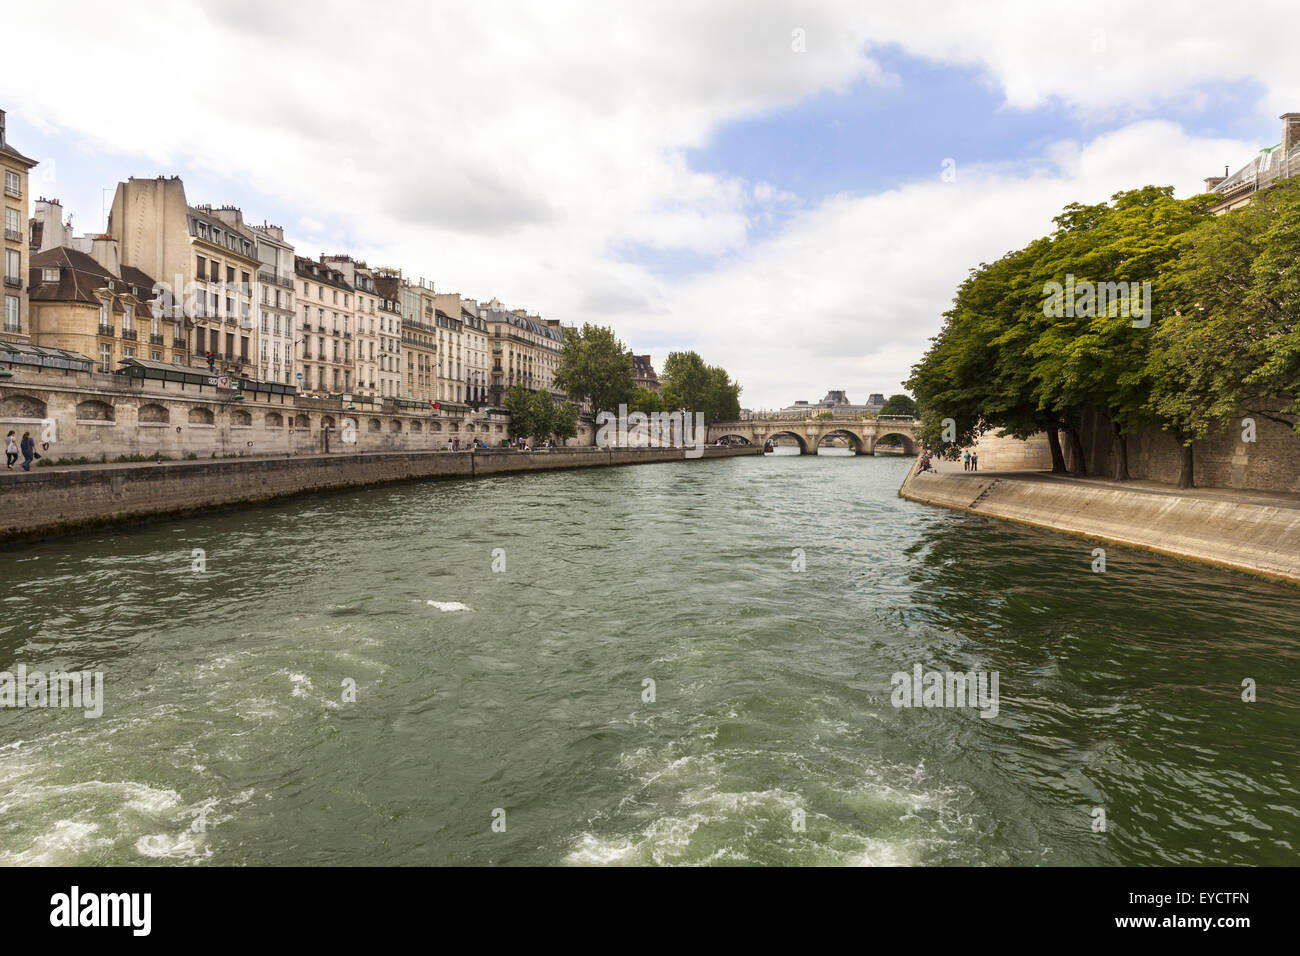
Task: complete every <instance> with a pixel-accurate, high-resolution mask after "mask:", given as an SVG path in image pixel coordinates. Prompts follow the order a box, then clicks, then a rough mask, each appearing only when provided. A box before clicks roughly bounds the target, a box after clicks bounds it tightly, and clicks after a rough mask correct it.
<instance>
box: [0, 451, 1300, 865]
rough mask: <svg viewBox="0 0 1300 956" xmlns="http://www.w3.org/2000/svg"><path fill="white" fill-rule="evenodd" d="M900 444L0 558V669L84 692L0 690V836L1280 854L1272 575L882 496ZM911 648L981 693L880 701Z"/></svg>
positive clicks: (1288, 835)
mask: <svg viewBox="0 0 1300 956" xmlns="http://www.w3.org/2000/svg"><path fill="white" fill-rule="evenodd" d="M908 464H909V463H908V462H906V461H903V460H900V459H890V458H884V457H878V458H853V457H834V456H830V455H824V456H817V457H808V456H805V457H798V456H780V455H778V456H768V457H766V458H734V459H724V460H716V461H694V462H681V463H674V464H656V465H641V466H634V467H626V468H613V469H608V468H607V469H592V470H585V471H577V472H555V473H538V474H529V475H518V476H510V477H501V478H488V479H480V480H474V481H456V482H434V483H425V484H411V485H402V486H395V487H388V488H379V489H368V490H362V491H356V492H349V493H345V494H335V495H328V496H321V497H315V498H310V499H301V500H296V501H292V502H288V503H283V504H278V505H275V506H271V507H262V508H255V509H249V510H244V511H239V512H232V513H226V514H221V515H215V516H210V517H200V518H193V519H189V520H183V521H172V522H163V523H157V524H152V525H148V526H143V527H139V528H131V529H125V530H122V529H117V530H108V531H103V532H98V533H94V534H88V535H82V536H78V537H68V538H61V539H57V540H50V541H45V542H38V543H33V544H29V545H25V546H22V547H16V548H10V549H8V550H4V551H0V606H2V607H3V615H2V616H0V670H8V671H14V669H15V667H16V666H17V665H18V664H20V663H21V664H25V665H26V666H27V668H28V669H29V670H38V669H39V670H50V669H64V670H71V669H84V670H89V671H99V672H102V674H103V679H104V688H105V690H104V696H105V701H104V707H103V715H102V716H101V717H99V718H87V717H85V716H84V715H83V713H82V711H80V710H70V709H50V708H46V709H36V708H26V709H16V708H9V709H3V710H0V863H4V864H10V865H13V864H179V865H193V864H208V865H248V864H254V865H255V864H293V865H318V864H344V863H348V864H866V865H876V864H926V865H945V864H992V865H1063V864H1085V865H1093V864H1097V865H1115V864H1139V865H1144V864H1210V863H1227V864H1239V863H1260V864H1285V863H1294V862H1296V859H1297V853H1296V850H1297V846H1298V845H1300V809H1298V808H1300V794H1298V793H1297V790H1298V789H1300V744H1297V733H1296V731H1297V727H1300V694H1297V677H1298V676H1300V591H1297V590H1296V589H1294V588H1291V587H1287V586H1285V585H1281V584H1273V583H1270V582H1267V581H1264V580H1255V579H1252V578H1249V577H1246V576H1243V575H1238V574H1234V573H1230V572H1222V571H1217V570H1214V569H1212V568H1206V567H1199V566H1192V565H1187V564H1182V563H1179V562H1176V561H1172V560H1169V559H1166V558H1163V557H1159V556H1154V555H1148V554H1144V553H1141V552H1137V551H1129V550H1126V549H1122V548H1118V547H1113V548H1108V549H1107V550H1108V554H1107V569H1106V572H1105V573H1104V574H1096V573H1093V572H1092V570H1091V565H1092V555H1091V549H1092V548H1093V547H1095V546H1096V545H1095V543H1093V542H1089V541H1086V540H1084V539H1079V538H1072V537H1068V536H1063V535H1056V534H1052V533H1049V532H1043V531H1037V530H1034V529H1028V528H1021V527H1017V526H1013V525H1010V524H1004V523H999V522H996V521H991V520H988V519H983V518H979V517H975V516H971V515H966V514H961V513H955V512H950V511H946V510H942V509H938V508H930V507H927V506H924V505H918V504H914V503H911V502H907V501H904V500H902V499H900V498H898V497H897V489H898V487H899V484H900V483H901V481H902V479H903V476H904V474H905V470H906V468H907V467H908ZM196 548H201V549H203V550H204V551H205V552H206V570H205V571H202V572H195V571H193V570H192V568H191V553H192V551H193V549H196ZM495 549H501V551H500V552H497V561H498V565H499V564H500V560H501V557H502V554H503V555H504V561H505V570H504V571H500V572H494V571H493V569H492V565H493V560H494V550H495ZM795 549H802V553H803V561H804V565H805V569H804V570H803V571H796V570H794V567H793V565H794V563H795V561H796V560H797V559H796V557H795V556H794V555H792V552H793V551H794V550H795ZM435 602H436V603H435ZM457 605H464V608H458V607H457ZM917 663H920V664H922V665H923V667H924V668H925V669H927V670H929V669H937V670H940V671H946V670H954V671H963V672H967V671H972V670H982V671H986V672H992V671H996V672H997V673H998V675H999V679H1000V684H999V687H1000V691H999V694H1000V700H999V707H998V712H997V714H996V716H993V717H987V718H986V717H982V716H981V715H980V712H979V711H978V710H974V709H971V708H896V707H894V706H893V705H892V703H891V675H892V674H894V673H895V672H898V671H904V672H911V670H912V668H913V665H914V664H917ZM1247 678H1250V679H1253V680H1254V681H1256V682H1257V687H1258V690H1257V693H1258V701H1257V702H1255V703H1246V702H1243V701H1242V698H1241V686H1242V681H1243V680H1244V679H1247ZM647 679H648V680H653V681H654V700H653V701H650V700H646V699H644V697H643V694H645V693H646V691H645V689H644V688H645V686H646V685H645V683H644V682H645V681H646V680H647ZM350 682H355V686H356V695H355V700H354V701H351V700H345V699H344V698H345V685H346V684H349V683H350ZM647 696H648V695H647ZM1098 808H1100V810H1101V812H1104V814H1105V824H1106V828H1105V831H1104V832H1098V831H1096V830H1095V829H1094V828H1095V827H1096V826H1097V825H1098V819H1099V817H1098ZM498 809H499V810H503V811H504V823H505V827H504V832H501V831H500V828H499V825H498V828H497V829H494V828H493V822H494V819H496V820H500V819H501V817H502V815H501V814H494V811H496V810H498ZM800 816H802V828H801V827H800V826H799V824H798V823H797V822H796V821H798V820H799V818H800Z"/></svg>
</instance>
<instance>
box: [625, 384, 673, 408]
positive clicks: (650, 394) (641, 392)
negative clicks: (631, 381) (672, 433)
mask: <svg viewBox="0 0 1300 956" xmlns="http://www.w3.org/2000/svg"><path fill="white" fill-rule="evenodd" d="M627 410H628V411H629V412H645V413H646V414H647V415H649V414H651V413H653V412H662V411H664V410H665V409H664V400H663V398H662V397H661V396H660V395H659V393H658V392H656V391H654V390H652V389H649V388H646V387H645V386H644V385H638V386H637V387H636V392H635V393H634V394H633V395H632V401H630V402H628V403H627Z"/></svg>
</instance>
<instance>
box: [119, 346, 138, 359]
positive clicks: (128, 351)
mask: <svg viewBox="0 0 1300 956" xmlns="http://www.w3.org/2000/svg"><path fill="white" fill-rule="evenodd" d="M122 355H123V357H124V358H135V349H133V348H132V347H131V346H129V345H128V346H127V347H126V348H124V349H122Z"/></svg>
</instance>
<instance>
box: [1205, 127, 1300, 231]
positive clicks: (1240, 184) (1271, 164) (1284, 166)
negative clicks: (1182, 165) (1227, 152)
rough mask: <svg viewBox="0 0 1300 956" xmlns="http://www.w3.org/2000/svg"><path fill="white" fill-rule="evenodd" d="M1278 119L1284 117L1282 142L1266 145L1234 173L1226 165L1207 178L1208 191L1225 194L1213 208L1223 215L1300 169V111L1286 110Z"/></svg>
mask: <svg viewBox="0 0 1300 956" xmlns="http://www.w3.org/2000/svg"><path fill="white" fill-rule="evenodd" d="M1278 119H1280V120H1281V121H1282V139H1281V141H1280V142H1278V143H1276V144H1274V145H1273V146H1265V147H1264V148H1263V149H1261V150H1260V151H1259V152H1258V153H1257V154H1256V155H1255V156H1252V157H1251V159H1250V162H1248V163H1246V165H1245V166H1242V167H1241V168H1240V169H1238V170H1237V171H1236V172H1234V173H1232V174H1231V175H1229V173H1228V167H1226V166H1225V167H1224V168H1223V175H1222V176H1210V177H1208V178H1207V179H1206V180H1205V191H1206V192H1208V193H1215V194H1217V195H1218V196H1220V197H1222V198H1221V199H1220V201H1219V202H1218V203H1217V204H1216V205H1214V206H1212V207H1211V208H1210V211H1211V212H1212V213H1214V214H1215V215H1220V214H1222V213H1225V212H1229V211H1231V210H1233V209H1240V208H1241V207H1242V206H1246V205H1249V204H1250V201H1251V200H1252V199H1253V198H1254V197H1255V193H1257V192H1259V191H1260V190H1261V189H1267V188H1268V187H1269V186H1271V185H1273V184H1274V183H1275V182H1277V181H1278V180H1281V179H1288V178H1290V177H1291V176H1294V175H1296V174H1297V173H1300V113H1283V114H1282V115H1281V116H1279V117H1278Z"/></svg>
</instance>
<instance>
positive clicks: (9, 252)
mask: <svg viewBox="0 0 1300 956" xmlns="http://www.w3.org/2000/svg"><path fill="white" fill-rule="evenodd" d="M22 274H23V260H22V257H21V256H20V255H19V254H18V250H17V249H6V250H5V278H6V279H18V280H19V281H20V282H21V281H22V279H21V276H22Z"/></svg>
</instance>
